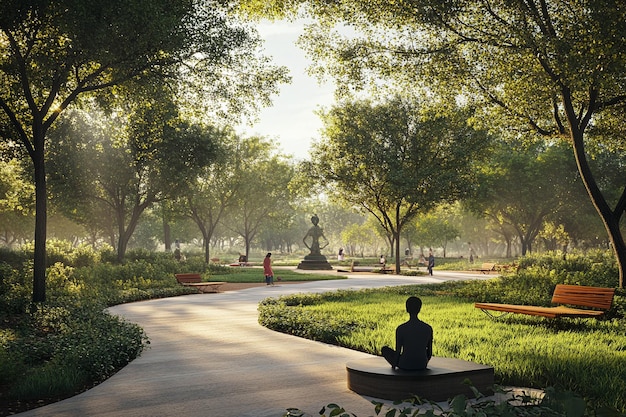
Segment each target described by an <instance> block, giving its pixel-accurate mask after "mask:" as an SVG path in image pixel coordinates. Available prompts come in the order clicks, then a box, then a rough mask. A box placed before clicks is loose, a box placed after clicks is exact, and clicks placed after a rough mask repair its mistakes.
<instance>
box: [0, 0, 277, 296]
mask: <svg viewBox="0 0 626 417" xmlns="http://www.w3.org/2000/svg"><path fill="white" fill-rule="evenodd" d="M228 7H229V6H228V5H227V4H226V3H225V2H219V1H210V0H197V1H188V0H130V1H129V0H109V1H105V2H103V1H92V0H66V1H47V0H34V1H23V0H6V1H2V2H1V3H0V44H1V45H2V52H1V53H0V74H1V75H0V80H1V81H0V109H1V110H2V112H1V113H0V126H2V129H0V136H1V137H2V140H4V141H12V142H17V143H20V144H21V145H22V146H23V147H24V149H25V150H26V151H27V153H28V155H29V157H30V159H31V161H32V163H33V167H34V178H35V198H36V220H35V257H34V266H33V301H35V302H41V301H45V290H46V288H45V267H46V262H45V257H46V220H47V187H46V169H45V161H46V159H45V158H46V157H45V155H46V149H45V148H46V134H47V132H48V130H49V129H50V127H51V126H52V124H53V123H54V122H55V120H56V119H57V118H58V117H59V115H60V114H62V113H63V111H64V110H65V109H66V108H68V106H70V105H71V104H72V103H73V102H74V101H76V99H77V98H78V97H79V96H81V95H84V94H86V93H89V92H93V91H97V90H101V89H105V88H109V87H111V86H115V85H118V84H120V83H124V82H126V81H127V80H130V79H134V78H137V77H145V76H150V75H153V76H156V75H158V76H160V77H163V78H162V80H165V79H166V77H176V78H179V77H181V76H182V75H190V74H198V73H199V72H201V73H203V74H205V75H206V76H207V77H209V76H211V79H213V80H221V82H222V83H223V84H224V85H222V86H219V87H220V88H221V87H224V88H223V91H224V94H223V95H222V96H224V95H226V96H228V98H229V99H232V98H233V97H237V96H238V95H237V94H233V92H238V93H241V95H243V93H244V91H248V92H250V91H256V92H258V91H259V90H261V91H264V92H262V93H260V94H258V95H259V96H261V98H264V99H267V95H266V93H269V91H268V89H269V90H272V89H273V87H274V84H275V82H276V81H278V80H279V79H281V77H276V76H275V75H274V72H273V71H266V70H268V68H267V65H266V62H265V61H262V60H261V61H259V60H257V62H256V63H255V67H254V68H253V70H252V71H250V73H249V74H248V76H246V70H245V68H249V66H246V65H242V64H245V63H246V62H254V59H253V57H254V56H253V54H252V53H251V51H253V50H254V49H255V48H256V47H257V44H256V36H255V35H251V34H250V32H249V31H248V30H247V29H245V27H243V26H241V25H239V26H237V25H236V24H233V19H232V18H230V17H229V15H228V12H229V9H228ZM181 69H184V71H182V70H181ZM233 70H236V71H237V78H234V77H229V76H228V75H227V74H229V71H233ZM218 73H221V74H223V75H224V76H223V77H219V76H217V74H218ZM230 74H231V75H232V72H231V73H230ZM226 80H231V81H230V85H229V82H225V81H226ZM238 80H243V82H238ZM245 82H254V85H253V86H252V85H249V86H248V87H249V88H246V87H245V86H244V84H245ZM238 87H239V88H238ZM263 88H265V90H263ZM205 90H210V91H211V92H213V93H215V96H216V98H217V96H218V94H219V92H220V89H212V88H205ZM196 91H203V89H200V88H198V89H197V90H196ZM216 101H217V100H216Z"/></svg>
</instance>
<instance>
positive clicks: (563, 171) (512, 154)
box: [473, 142, 578, 255]
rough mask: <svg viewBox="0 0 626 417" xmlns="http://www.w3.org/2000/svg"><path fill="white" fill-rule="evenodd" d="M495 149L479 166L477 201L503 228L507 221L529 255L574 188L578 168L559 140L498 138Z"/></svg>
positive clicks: (484, 212)
mask: <svg viewBox="0 0 626 417" xmlns="http://www.w3.org/2000/svg"><path fill="white" fill-rule="evenodd" d="M495 149H497V150H495V151H494V152H493V153H492V156H491V158H490V159H489V162H488V163H487V164H485V165H484V166H483V168H482V169H481V172H480V181H479V182H478V183H479V184H480V185H479V186H478V192H477V194H476V198H475V199H474V204H473V207H474V209H475V210H476V212H477V213H480V214H482V215H485V216H486V217H487V218H488V219H490V220H492V222H494V223H495V224H497V225H498V230H500V231H501V232H502V233H504V232H505V231H506V230H507V228H506V226H507V225H508V226H509V227H510V228H512V229H513V230H515V232H516V234H517V237H518V238H519V241H520V243H521V245H522V255H526V253H527V252H528V251H532V245H533V242H534V240H535V238H536V237H537V235H538V234H539V232H541V230H542V229H543V227H544V225H545V222H546V221H547V220H549V219H550V218H551V217H552V218H554V217H553V216H555V215H556V213H557V212H558V211H559V210H560V209H561V206H562V204H563V203H564V202H565V201H566V200H567V196H568V195H570V194H571V193H572V191H573V190H574V186H575V184H576V182H577V180H578V175H577V172H576V168H575V167H574V166H572V164H568V158H567V156H568V154H567V153H566V149H565V148H564V147H563V146H559V144H558V143H557V144H552V145H550V146H546V145H545V143H543V142H536V143H531V144H525V143H519V144H517V145H512V144H510V143H500V145H499V146H497V147H495Z"/></svg>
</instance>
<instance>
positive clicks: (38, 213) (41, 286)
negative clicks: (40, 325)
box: [32, 133, 48, 303]
mask: <svg viewBox="0 0 626 417" xmlns="http://www.w3.org/2000/svg"><path fill="white" fill-rule="evenodd" d="M40 135H41V138H38V137H35V142H36V144H37V145H36V146H35V150H34V152H33V156H32V158H33V167H34V171H35V253H34V260H33V302H34V303H39V302H41V303H43V302H44V301H46V227H47V222H48V196H47V192H46V165H45V159H44V149H43V144H44V138H43V133H40ZM37 136H39V135H37Z"/></svg>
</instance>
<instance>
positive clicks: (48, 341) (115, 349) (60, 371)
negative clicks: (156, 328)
mask: <svg viewBox="0 0 626 417" xmlns="http://www.w3.org/2000/svg"><path fill="white" fill-rule="evenodd" d="M19 320H20V325H19V327H18V328H17V329H16V330H15V332H14V333H13V334H12V335H11V336H10V337H6V338H4V339H3V340H0V342H1V343H0V369H2V370H3V371H6V374H5V372H2V375H3V379H4V381H3V382H4V383H6V384H7V385H9V386H10V390H9V398H11V399H17V398H19V399H43V398H53V397H57V396H68V395H72V394H75V393H76V392H78V391H80V390H82V389H84V387H85V386H86V385H87V384H93V383H97V382H100V381H102V380H104V379H106V378H108V377H109V376H111V375H112V374H113V373H115V372H116V371H117V370H118V369H120V368H121V367H122V366H124V365H126V364H127V363H128V362H130V361H131V360H133V359H135V358H136V357H137V356H138V355H139V354H140V353H141V351H142V350H143V348H144V346H145V344H146V343H147V338H146V336H145V334H144V332H143V330H142V329H141V328H139V327H138V326H137V325H135V324H132V323H128V322H126V321H124V320H122V319H120V318H119V317H116V316H112V315H110V314H108V313H107V312H106V311H104V310H103V309H102V307H101V306H98V305H97V304H74V305H72V304H66V303H64V305H63V306H60V305H52V304H46V305H37V306H34V307H33V308H32V309H31V310H30V311H29V312H27V313H24V314H22V315H21V316H20V317H19Z"/></svg>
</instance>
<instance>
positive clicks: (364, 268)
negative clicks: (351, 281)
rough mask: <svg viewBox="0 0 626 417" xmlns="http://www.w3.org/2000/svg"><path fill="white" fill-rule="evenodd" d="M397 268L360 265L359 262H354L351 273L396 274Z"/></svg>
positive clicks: (380, 265) (381, 265) (379, 265)
mask: <svg viewBox="0 0 626 417" xmlns="http://www.w3.org/2000/svg"><path fill="white" fill-rule="evenodd" d="M395 271H396V270H395V268H391V267H390V266H387V265H386V264H385V265H383V264H377V265H362V266H361V265H359V264H358V263H357V262H354V261H352V263H351V265H350V272H381V273H383V274H386V273H387V272H395Z"/></svg>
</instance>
